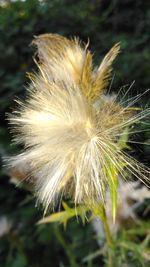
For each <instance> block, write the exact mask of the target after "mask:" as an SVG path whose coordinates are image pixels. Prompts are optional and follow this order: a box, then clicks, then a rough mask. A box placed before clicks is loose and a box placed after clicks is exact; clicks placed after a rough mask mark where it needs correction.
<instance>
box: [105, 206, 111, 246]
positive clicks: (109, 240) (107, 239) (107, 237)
mask: <svg viewBox="0 0 150 267" xmlns="http://www.w3.org/2000/svg"><path fill="white" fill-rule="evenodd" d="M102 222H103V226H104V231H105V236H106V241H107V244H108V247H109V248H112V247H113V239H112V236H111V232H110V229H109V225H108V221H107V217H106V211H105V208H104V209H103V220H102Z"/></svg>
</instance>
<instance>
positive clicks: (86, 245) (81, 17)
mask: <svg viewBox="0 0 150 267" xmlns="http://www.w3.org/2000/svg"><path fill="white" fill-rule="evenodd" d="M48 32H50V33H58V34H62V35H65V36H68V37H69V36H74V35H76V36H79V37H80V38H81V39H82V40H83V41H85V42H87V41H88V39H89V40H90V49H91V50H92V52H93V53H94V60H95V64H97V63H99V62H100V60H101V58H102V57H103V56H104V55H105V53H106V52H107V51H108V50H109V49H110V48H111V47H112V45H113V44H115V43H116V42H121V49H122V53H121V54H120V55H119V57H118V58H117V60H116V62H115V64H114V69H115V78H114V81H113V85H112V91H115V92H116V93H117V92H118V91H119V89H120V87H121V86H123V85H130V84H131V83H132V82H133V81H134V80H135V84H134V86H133V87H132V89H131V90H130V92H129V95H130V96H134V95H137V94H138V93H144V91H145V90H146V89H148V88H149V86H150V1H142V0H136V1H135V0H123V1H119V0H110V1H109V0H91V1H88V0H76V1H75V0H50V1H46V0H45V1H44V0H43V1H42V0H41V1H40V0H39V1H38V0H24V1H19V0H18V1H17V0H16V1H15V0H14V1H11V0H10V1H9V0H3V1H0V40H1V41H0V118H1V120H0V154H1V158H3V157H5V156H7V155H10V154H12V153H14V152H15V150H16V147H15V146H14V145H11V144H10V140H11V135H10V133H9V131H8V125H7V121H6V119H5V118H6V115H5V114H6V113H7V112H11V109H13V107H14V102H13V99H14V98H16V97H24V96H25V86H27V84H28V82H29V81H28V78H27V77H26V72H31V71H33V70H35V69H36V68H35V65H34V62H33V58H32V57H33V54H34V49H33V48H32V47H31V46H30V43H31V41H32V39H33V36H34V35H39V34H42V33H48ZM125 90H126V89H124V92H125ZM149 96H150V94H149V92H148V93H147V94H146V95H144V96H143V98H142V100H141V101H140V103H138V105H140V106H143V107H147V106H148V105H149ZM140 127H141V128H142V129H143V128H144V129H147V127H148V125H147V124H144V125H140ZM136 139H137V140H138V141H140V142H144V143H147V142H148V140H149V139H150V133H149V132H148V131H145V132H143V133H142V134H140V135H136ZM149 152H150V151H149V149H148V146H146V145H141V146H139V145H138V146H134V147H133V154H134V155H135V156H136V157H137V158H139V159H140V160H142V161H143V162H144V163H146V164H148V161H149ZM1 165H2V160H1ZM35 203H36V200H35V199H34V197H33V195H32V194H31V193H30V192H29V191H28V190H26V189H25V188H23V187H16V186H15V185H14V184H12V183H10V177H9V176H8V174H7V171H6V169H5V168H1V171H0V228H1V225H2V223H1V221H2V219H3V221H4V217H5V219H6V218H7V220H8V221H9V223H10V224H11V226H10V229H11V230H10V231H9V233H8V234H7V235H5V236H2V237H1V238H0V266H2V267H29V266H30V267H49V266H52V267H57V266H59V267H63V266H65V267H70V266H72V267H75V266H89V267H90V266H95V267H96V266H103V259H101V257H99V258H96V259H95V260H94V261H93V262H88V263H84V262H83V258H84V257H85V256H87V255H89V253H92V252H93V251H95V250H96V249H97V243H96V240H95V236H94V233H93V230H92V228H91V226H90V225H86V226H84V227H83V226H82V224H79V223H77V222H76V221H73V222H71V223H69V225H68V228H67V230H66V231H64V230H63V227H61V226H59V227H58V226H54V225H42V226H37V225H36V222H37V221H38V220H39V219H40V218H41V216H42V211H41V210H40V208H35ZM0 232H1V230H0ZM0 235H1V234H0ZM87 264H88V265H87ZM100 264H101V265H100ZM127 266H128V265H127ZM129 266H135V267H138V266H142V265H140V264H139V263H138V262H136V260H135V263H134V261H133V265H129ZM119 267H122V266H119Z"/></svg>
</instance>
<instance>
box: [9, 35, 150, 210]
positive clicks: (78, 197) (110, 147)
mask: <svg viewBox="0 0 150 267" xmlns="http://www.w3.org/2000/svg"><path fill="white" fill-rule="evenodd" d="M33 44H35V45H36V46H37V48H38V59H37V60H35V62H36V63H37V66H38V68H39V71H38V73H37V74H32V75H30V79H31V84H30V87H29V89H28V97H27V100H26V101H25V103H23V102H21V101H17V102H18V104H19V107H18V110H17V111H14V113H13V114H12V115H11V116H10V123H11V124H13V125H14V132H15V138H14V139H15V141H16V142H17V143H21V144H24V151H23V152H22V153H20V154H19V155H18V156H15V157H14V158H13V159H12V160H11V165H12V166H15V165H18V164H22V163H24V164H25V165H26V166H29V170H30V171H31V170H32V171H31V172H32V176H33V177H36V179H35V181H34V183H35V191H36V194H37V196H38V199H39V200H40V201H41V202H42V203H43V205H44V208H45V210H47V208H48V207H49V205H55V203H56V202H57V200H58V199H59V197H60V196H62V194H65V195H68V196H70V197H71V198H72V199H73V200H74V202H75V204H77V203H89V202H90V203H95V202H99V201H104V195H105V190H106V187H108V186H109V187H110V186H111V185H110V184H113V183H114V179H116V178H115V177H118V175H119V174H121V175H122V176H123V177H124V178H126V177H127V175H128V172H130V173H131V174H133V175H134V176H136V177H138V178H139V179H145V180H146V179H148V173H149V172H148V170H146V169H143V166H142V165H140V164H139V163H138V162H137V161H136V160H134V159H133V158H131V157H129V156H128V155H127V154H126V153H125V152H123V151H122V147H121V146H120V143H119V140H120V136H122V135H123V134H124V131H125V130H126V129H127V128H129V127H130V125H131V124H133V123H136V122H138V121H139V119H142V118H143V117H144V116H145V115H146V112H145V111H142V112H140V113H139V114H133V112H132V111H131V108H130V105H131V103H129V104H128V106H127V107H123V106H122V105H121V104H120V103H117V101H116V99H115V98H109V99H107V98H106V97H105V96H104V93H105V89H106V88H107V86H108V83H109V79H110V75H111V70H112V67H111V66H112V62H113V60H114V59H115V57H116V56H117V54H118V53H119V49H120V48H119V44H116V45H115V46H114V47H113V48H112V49H111V50H110V51H109V52H108V54H107V55H106V56H105V57H104V59H103V60H102V62H101V64H100V66H99V67H98V68H94V69H93V68H92V54H91V52H90V51H89V50H88V48H87V46H85V45H84V44H82V43H80V41H79V40H78V39H77V38H75V39H72V40H69V39H67V38H65V37H62V36H59V35H55V34H45V35H41V36H39V37H36V38H35V40H34V41H33Z"/></svg>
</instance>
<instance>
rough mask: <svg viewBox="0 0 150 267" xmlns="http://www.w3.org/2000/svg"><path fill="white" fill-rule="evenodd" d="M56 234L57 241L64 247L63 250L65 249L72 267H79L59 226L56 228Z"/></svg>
mask: <svg viewBox="0 0 150 267" xmlns="http://www.w3.org/2000/svg"><path fill="white" fill-rule="evenodd" d="M54 233H55V236H56V238H57V240H58V241H59V243H60V244H61V246H62V247H63V249H64V251H65V253H66V255H67V257H68V260H69V262H70V266H71V267H78V265H77V263H76V260H75V258H74V255H73V253H72V251H71V249H70V247H69V245H68V244H67V243H66V241H65V239H64V237H63V235H62V233H61V231H60V228H59V227H57V226H54Z"/></svg>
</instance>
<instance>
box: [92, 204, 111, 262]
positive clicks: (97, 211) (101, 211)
mask: <svg viewBox="0 0 150 267" xmlns="http://www.w3.org/2000/svg"><path fill="white" fill-rule="evenodd" d="M92 211H93V213H94V215H95V216H97V217H99V218H100V220H101V221H102V223H103V227H104V232H105V236H106V242H107V247H108V266H109V267H114V266H115V265H114V251H113V249H114V241H113V238H112V236H111V232H110V229H109V224H108V221H107V216H106V211H105V207H104V206H103V205H99V206H95V208H93V209H92Z"/></svg>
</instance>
